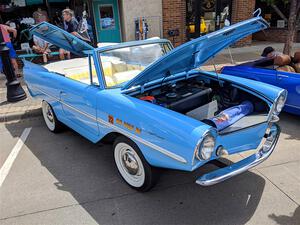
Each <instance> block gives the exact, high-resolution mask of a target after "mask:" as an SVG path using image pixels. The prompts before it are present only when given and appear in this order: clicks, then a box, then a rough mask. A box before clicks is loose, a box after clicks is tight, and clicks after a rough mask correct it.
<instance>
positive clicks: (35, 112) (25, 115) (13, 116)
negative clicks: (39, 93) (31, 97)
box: [0, 108, 42, 123]
mask: <svg viewBox="0 0 300 225" xmlns="http://www.w3.org/2000/svg"><path fill="white" fill-rule="evenodd" d="M39 116H42V109H41V108H37V109H32V110H27V111H25V112H24V111H23V112H13V113H6V114H3V115H0V123H3V122H10V121H15V120H23V119H29V118H34V117H39Z"/></svg>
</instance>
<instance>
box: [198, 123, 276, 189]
mask: <svg viewBox="0 0 300 225" xmlns="http://www.w3.org/2000/svg"><path fill="white" fill-rule="evenodd" d="M279 135H280V127H279V126H278V125H276V124H274V125H273V126H272V127H271V128H268V130H267V132H266V134H265V136H264V138H263V139H262V141H261V143H260V145H259V146H258V148H257V152H256V153H255V154H253V155H251V156H249V157H247V158H245V159H243V160H241V161H239V162H236V163H234V164H232V165H230V166H227V167H224V168H221V169H218V170H214V171H212V172H210V173H207V174H204V175H203V176H201V177H200V178H198V179H197V180H196V183H197V184H199V185H201V186H210V185H214V184H217V183H220V182H222V181H224V180H227V179H229V178H231V177H233V176H236V175H238V174H241V173H243V172H245V171H247V170H249V169H251V168H252V167H255V166H257V165H258V164H260V163H262V162H263V161H265V160H266V159H267V158H268V157H269V156H270V155H271V154H272V152H273V150H274V148H275V146H276V143H277V141H278V139H279Z"/></svg>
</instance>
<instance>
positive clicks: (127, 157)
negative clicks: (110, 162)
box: [122, 151, 139, 175]
mask: <svg viewBox="0 0 300 225" xmlns="http://www.w3.org/2000/svg"><path fill="white" fill-rule="evenodd" d="M122 163H123V165H124V167H125V169H126V170H127V172H128V173H129V174H131V175H137V173H138V171H139V165H138V162H137V160H136V158H135V157H134V155H133V154H132V153H130V152H128V151H126V152H125V153H124V154H123V155H122Z"/></svg>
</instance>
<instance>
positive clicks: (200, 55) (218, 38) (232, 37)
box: [122, 17, 268, 90]
mask: <svg viewBox="0 0 300 225" xmlns="http://www.w3.org/2000/svg"><path fill="white" fill-rule="evenodd" d="M267 27H268V24H267V22H266V21H265V20H264V19H263V18H262V17H254V18H251V19H249V20H245V21H242V22H239V23H236V24H234V25H232V26H229V27H225V28H223V29H221V30H218V31H215V32H213V33H210V34H207V35H205V36H202V37H199V38H197V39H194V40H192V41H190V42H187V43H185V44H183V45H181V46H179V47H177V48H174V49H173V50H172V51H170V52H169V53H168V54H166V55H164V56H162V57H161V58H159V59H158V60H157V61H155V62H154V63H152V64H151V65H149V66H148V67H147V68H146V69H145V70H144V71H142V72H141V73H139V74H138V75H137V76H136V77H135V78H133V79H132V80H130V81H129V82H128V83H126V84H125V85H124V86H123V88H122V90H125V89H130V88H133V87H137V86H142V85H144V84H145V83H147V82H150V81H153V80H157V79H160V78H163V77H167V76H170V75H175V74H178V73H181V72H189V71H190V70H192V69H195V68H198V67H200V66H201V65H202V64H203V63H205V62H206V61H207V60H208V59H210V58H212V57H213V56H215V55H216V54H217V53H218V52H220V51H221V50H223V49H224V48H226V47H228V46H229V45H231V44H232V43H234V42H236V41H238V40H240V39H242V38H244V37H246V36H248V35H250V34H252V33H255V32H257V31H260V30H263V29H266V28H267Z"/></svg>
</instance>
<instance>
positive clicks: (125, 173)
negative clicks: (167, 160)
mask: <svg viewBox="0 0 300 225" xmlns="http://www.w3.org/2000/svg"><path fill="white" fill-rule="evenodd" d="M113 148H114V158H115V163H116V166H117V169H118V171H119V173H120V175H121V177H122V178H123V180H124V181H125V182H126V183H127V184H128V185H129V186H130V187H132V188H133V189H136V190H138V191H142V192H145V191H148V190H149V189H150V188H151V187H153V185H154V184H155V180H156V179H155V177H156V176H155V175H156V174H155V172H154V168H152V167H151V166H150V165H149V164H148V163H147V161H146V160H145V158H144V156H143V155H142V153H141V151H140V149H139V148H138V146H137V145H136V144H135V143H134V142H133V141H131V140H130V139H128V138H126V137H124V136H120V137H118V138H117V139H116V140H115V142H114V145H113Z"/></svg>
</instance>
